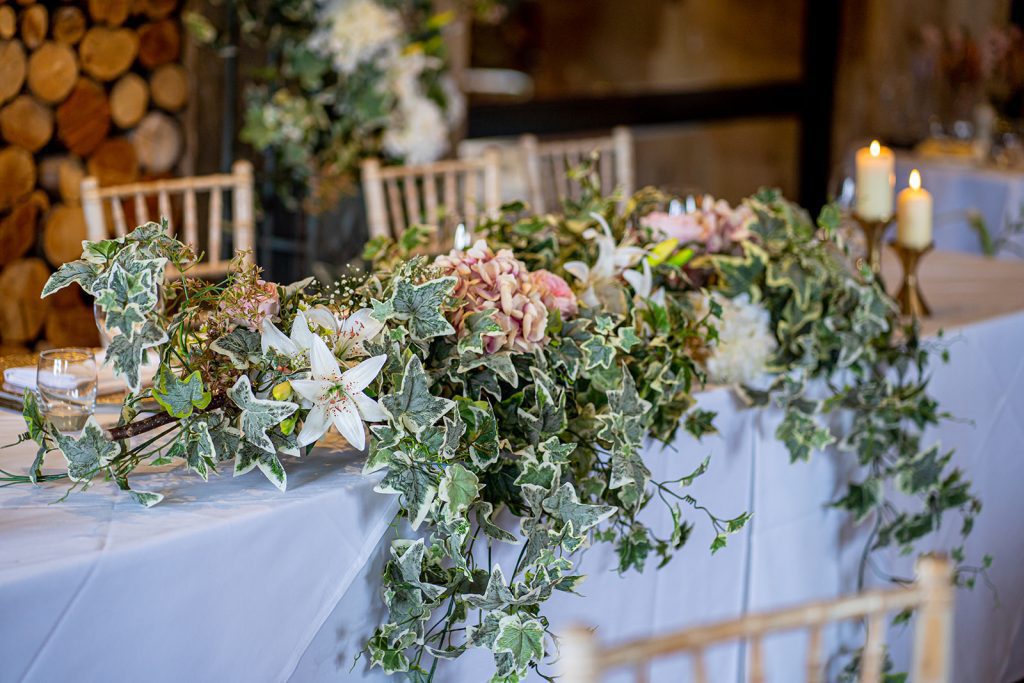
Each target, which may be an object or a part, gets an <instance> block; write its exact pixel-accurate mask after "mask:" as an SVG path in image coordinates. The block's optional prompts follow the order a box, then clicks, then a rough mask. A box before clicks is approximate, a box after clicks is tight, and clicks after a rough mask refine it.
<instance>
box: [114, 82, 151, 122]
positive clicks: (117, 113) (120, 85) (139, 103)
mask: <svg viewBox="0 0 1024 683" xmlns="http://www.w3.org/2000/svg"><path fill="white" fill-rule="evenodd" d="M148 108H149V86H148V85H146V81H145V79H143V78H142V77H141V76H139V75H138V74H134V73H127V74H125V75H124V76H122V77H121V78H120V80H118V81H117V83H115V84H114V87H113V88H112V89H111V91H110V118H111V119H113V121H114V124H115V125H117V126H118V127H119V128H131V127H132V126H134V125H135V124H137V123H138V122H139V121H140V120H142V117H143V116H144V115H145V114H146V109H148Z"/></svg>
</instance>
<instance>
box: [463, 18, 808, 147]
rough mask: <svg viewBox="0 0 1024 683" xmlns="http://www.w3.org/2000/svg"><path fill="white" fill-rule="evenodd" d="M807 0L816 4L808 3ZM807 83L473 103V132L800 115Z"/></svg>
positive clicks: (556, 130)
mask: <svg viewBox="0 0 1024 683" xmlns="http://www.w3.org/2000/svg"><path fill="white" fill-rule="evenodd" d="M808 4H816V3H811V2H808ZM803 92H804V90H803V86H802V84H801V83H800V82H799V81H782V82H776V83H766V84H763V85H756V86H744V87H735V88H719V89H715V90H699V91H695V92H671V93H651V94H635V95H625V94H622V95H607V96H601V97H573V98H565V99H557V100H540V101H533V102H521V103H514V104H474V105H471V106H470V107H469V114H468V119H469V125H468V129H469V137H492V136H506V135H520V134H522V133H534V134H537V135H550V134H559V133H574V132H579V131H586V130H599V129H607V128H612V127H614V126H619V125H625V126H644V125H658V124H674V123H690V122H706V121H722V120H727V119H737V118H758V117H765V116H787V115H800V114H802V112H803V108H802V106H801V105H802V103H803V102H804V101H805V98H804V97H803Z"/></svg>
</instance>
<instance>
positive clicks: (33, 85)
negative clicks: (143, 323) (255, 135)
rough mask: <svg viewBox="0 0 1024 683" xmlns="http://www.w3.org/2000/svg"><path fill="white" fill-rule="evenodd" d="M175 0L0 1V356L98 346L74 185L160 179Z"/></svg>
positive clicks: (177, 37) (168, 124) (170, 155)
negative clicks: (59, 280)
mask: <svg viewBox="0 0 1024 683" xmlns="http://www.w3.org/2000/svg"><path fill="white" fill-rule="evenodd" d="M177 5H178V0H76V1H74V2H54V1H52V0H48V1H46V2H35V1H34V0H0V352H5V351H6V352H12V351H23V350H28V349H31V348H45V347H51V346H69V345H92V344H96V343H97V342H98V339H97V334H96V327H95V324H94V321H93V315H92V308H91V304H90V303H89V302H88V301H86V300H85V299H84V298H83V296H82V294H81V291H80V290H79V288H78V287H69V288H67V289H65V290H63V291H61V292H60V293H59V294H57V295H55V296H52V297H49V298H48V299H47V300H42V301H41V300H40V299H39V294H40V291H41V289H42V287H43V284H44V283H45V282H46V280H47V278H48V277H49V275H50V273H51V272H52V271H53V270H54V269H55V268H56V267H58V266H60V265H61V264H62V263H65V262H66V261H69V260H73V259H75V258H78V256H79V255H80V254H81V250H82V240H83V239H85V237H86V224H85V218H84V215H83V213H82V208H81V205H80V202H79V183H80V182H81V179H82V178H83V177H84V176H86V175H93V176H96V177H97V178H98V179H99V182H100V184H101V185H120V184H123V183H130V182H134V181H137V180H146V179H152V178H160V177H166V176H168V175H170V174H171V173H172V171H173V169H174V167H175V165H176V164H177V162H178V160H179V157H180V156H181V153H182V149H183V146H184V144H183V134H182V129H181V122H180V120H179V117H180V115H181V112H182V110H183V109H184V107H185V105H186V103H187V99H188V81H187V78H186V72H185V70H184V68H183V67H182V66H181V63H180V62H181V52H182V40H183V36H182V27H181V22H180V18H179V16H178V6H177Z"/></svg>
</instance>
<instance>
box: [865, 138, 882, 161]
mask: <svg viewBox="0 0 1024 683" xmlns="http://www.w3.org/2000/svg"><path fill="white" fill-rule="evenodd" d="M868 149H869V151H870V152H871V156H873V157H877V156H878V155H879V154H881V153H882V145H880V144H878V140H872V141H871V147H869V148H868Z"/></svg>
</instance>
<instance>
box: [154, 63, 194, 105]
mask: <svg viewBox="0 0 1024 683" xmlns="http://www.w3.org/2000/svg"><path fill="white" fill-rule="evenodd" d="M149 84H150V91H151V92H152V96H153V102H154V103H155V104H156V106H158V107H160V108H161V109H166V110H167V111H172V112H173V111H178V110H180V109H181V108H182V107H184V106H185V104H186V103H187V102H188V73H187V72H186V71H185V68H184V67H183V66H181V65H180V64H164V65H163V66H160V67H157V69H156V71H154V72H153V75H152V76H150V78H149Z"/></svg>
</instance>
